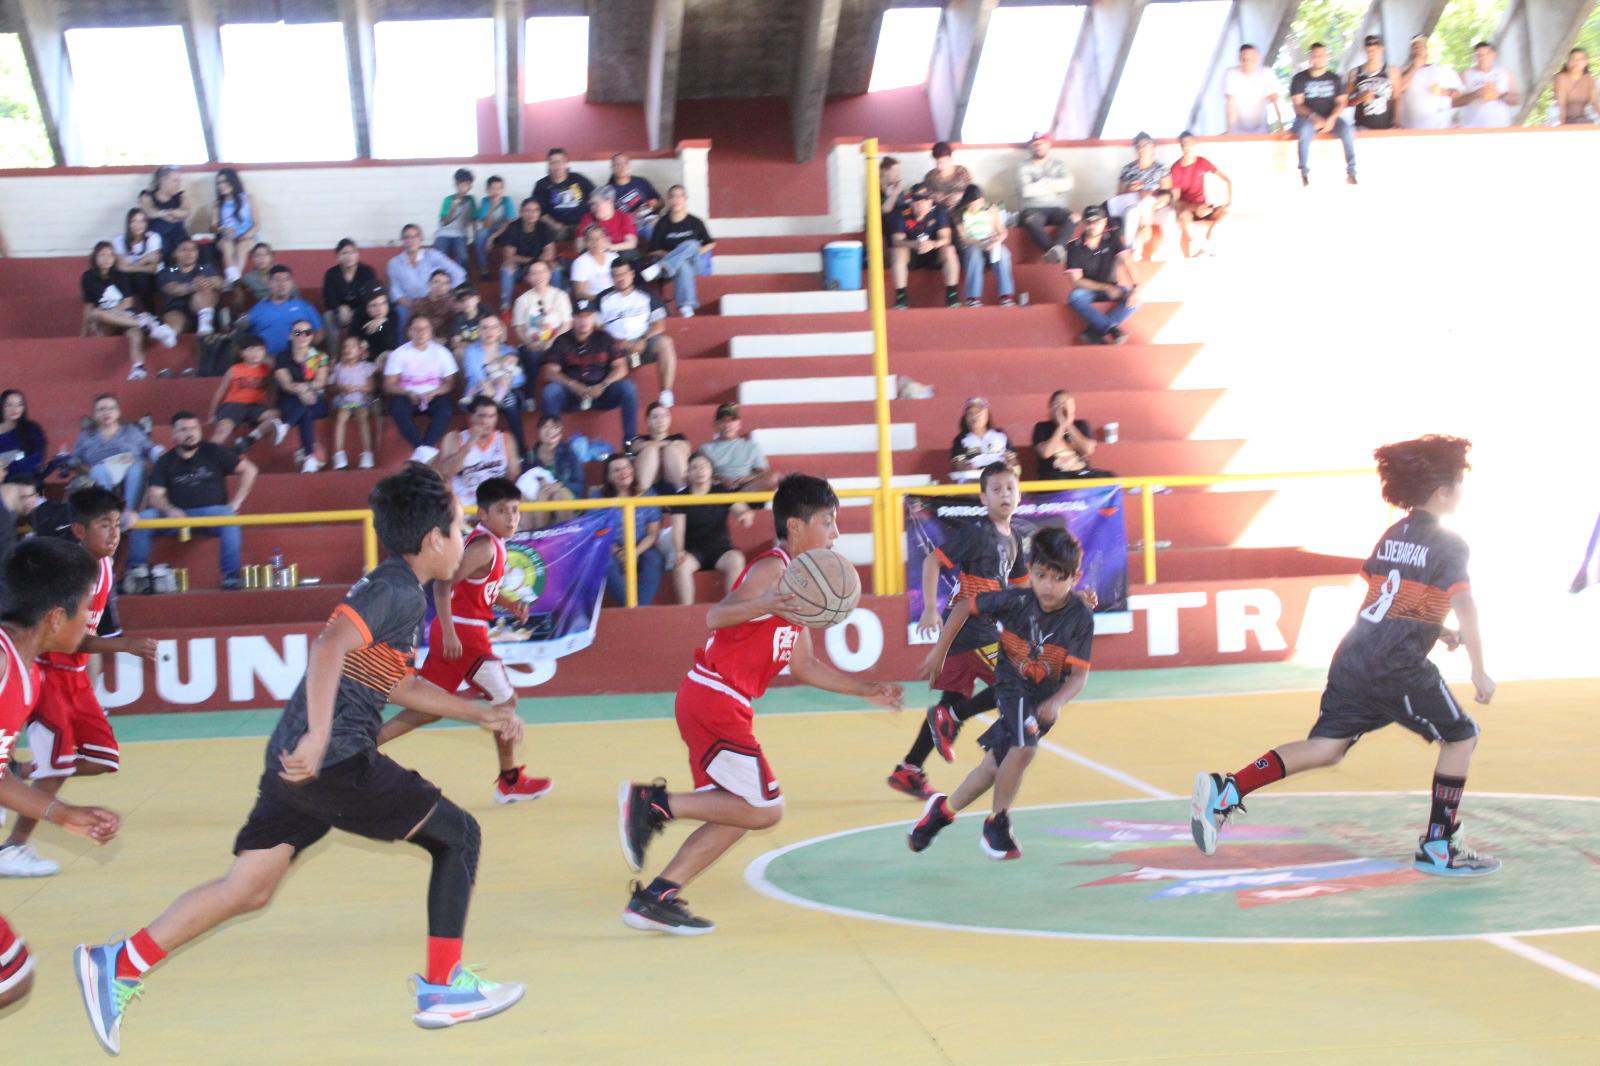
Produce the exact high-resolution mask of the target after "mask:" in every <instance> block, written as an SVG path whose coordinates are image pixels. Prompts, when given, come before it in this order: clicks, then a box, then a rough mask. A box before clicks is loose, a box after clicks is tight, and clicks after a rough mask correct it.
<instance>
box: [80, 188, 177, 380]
mask: <svg viewBox="0 0 1600 1066" xmlns="http://www.w3.org/2000/svg"><path fill="white" fill-rule="evenodd" d="M134 210H138V208H135V209H134ZM79 289H80V290H81V291H82V293H83V335H84V336H85V337H89V336H94V335H97V334H101V333H108V332H118V333H121V334H122V335H123V336H125V337H127V338H128V360H129V362H131V363H132V364H133V367H132V369H130V370H129V371H128V380H129V381H138V380H139V379H141V378H143V377H144V376H145V369H144V335H145V333H147V332H148V333H149V334H150V336H151V337H152V338H153V339H155V340H158V341H160V342H161V343H162V344H164V345H166V346H167V347H168V348H171V347H173V346H175V345H176V344H177V343H178V336H177V334H176V333H174V332H173V331H172V328H171V327H170V326H168V325H167V324H166V323H165V322H163V321H161V320H160V319H159V318H157V317H156V316H155V315H152V314H150V313H149V312H148V311H144V310H141V309H140V307H139V305H138V303H137V302H136V301H135V300H134V296H133V292H134V287H133V285H132V283H131V281H130V279H129V276H128V275H127V274H124V273H123V272H122V271H120V270H118V269H117V251H116V248H115V247H114V246H113V245H112V243H111V242H110V241H100V242H99V243H98V244H96V245H95V246H94V251H93V252H91V253H90V254H89V269H88V270H85V271H84V272H83V278H82V279H81V280H80V282H79Z"/></svg>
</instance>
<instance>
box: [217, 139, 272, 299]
mask: <svg viewBox="0 0 1600 1066" xmlns="http://www.w3.org/2000/svg"><path fill="white" fill-rule="evenodd" d="M216 189H217V203H216V207H215V209H214V214H215V216H216V230H217V231H216V235H215V240H216V249H217V255H218V256H219V257H220V258H221V259H222V277H223V280H224V281H225V282H226V283H227V284H229V285H232V284H233V283H234V282H236V281H238V280H239V278H240V277H241V276H243V269H244V262H245V259H246V258H247V257H248V255H249V249H250V245H251V244H254V243H255V242H256V241H258V240H260V238H261V227H260V226H259V225H257V224H256V213H255V208H254V207H253V206H252V205H251V203H250V196H249V194H247V193H246V192H245V191H244V182H242V181H240V180H239V172H238V171H237V170H235V169H233V168H232V167H223V168H222V169H221V170H218V171H217V179H216Z"/></svg>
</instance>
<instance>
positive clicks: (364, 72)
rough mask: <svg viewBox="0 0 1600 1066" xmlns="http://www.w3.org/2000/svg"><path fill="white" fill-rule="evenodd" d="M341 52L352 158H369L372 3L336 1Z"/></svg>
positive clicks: (375, 48) (374, 69)
mask: <svg viewBox="0 0 1600 1066" xmlns="http://www.w3.org/2000/svg"><path fill="white" fill-rule="evenodd" d="M339 21H340V22H342V23H344V51H345V57H346V59H347V60H348V63H349V67H350V118H351V120H352V121H353V122H354V123H355V126H356V158H357V159H371V158H372V86H373V79H374V77H375V76H376V73H377V69H378V61H377V51H378V46H377V42H376V40H375V39H374V38H373V32H372V24H373V21H374V20H373V17H372V0H339Z"/></svg>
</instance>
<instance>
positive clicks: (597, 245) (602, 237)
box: [568, 223, 617, 300]
mask: <svg viewBox="0 0 1600 1066" xmlns="http://www.w3.org/2000/svg"><path fill="white" fill-rule="evenodd" d="M580 238H581V239H582V241H583V251H582V252H580V253H579V255H578V257H577V258H576V259H574V260H573V261H572V267H571V269H570V270H569V272H568V273H569V274H570V276H571V277H572V295H573V296H576V297H577V298H578V299H580V300H592V299H594V298H595V297H596V296H598V295H600V293H601V291H602V290H604V289H608V288H610V287H611V264H612V263H614V262H616V259H617V253H616V252H613V251H612V250H611V238H610V237H608V236H607V235H606V231H605V230H604V229H602V228H601V227H599V226H597V225H595V224H594V223H590V224H589V225H588V226H586V227H584V228H583V230H581V231H580Z"/></svg>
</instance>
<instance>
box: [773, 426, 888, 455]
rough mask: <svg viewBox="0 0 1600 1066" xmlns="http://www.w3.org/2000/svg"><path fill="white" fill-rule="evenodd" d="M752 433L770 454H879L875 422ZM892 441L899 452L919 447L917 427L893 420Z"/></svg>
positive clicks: (795, 427)
mask: <svg viewBox="0 0 1600 1066" xmlns="http://www.w3.org/2000/svg"><path fill="white" fill-rule="evenodd" d="M750 435H751V436H752V437H754V438H755V441H756V443H757V444H759V445H761V450H762V451H763V452H765V453H766V454H767V455H768V456H769V457H770V456H779V455H796V456H812V455H850V454H872V455H875V454H877V451H878V427H877V426H876V425H874V424H872V423H871V422H867V423H864V424H860V425H846V426H787V427H780V428H774V429H758V430H756V431H754V432H753V433H751V434H750ZM889 443H890V446H891V447H892V448H893V449H894V450H895V451H897V452H899V451H913V450H915V449H916V447H917V427H916V426H914V425H908V424H906V423H903V422H894V423H891V424H890V426H889Z"/></svg>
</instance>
